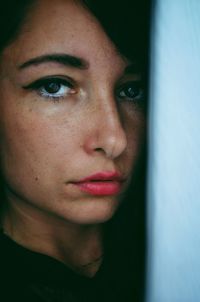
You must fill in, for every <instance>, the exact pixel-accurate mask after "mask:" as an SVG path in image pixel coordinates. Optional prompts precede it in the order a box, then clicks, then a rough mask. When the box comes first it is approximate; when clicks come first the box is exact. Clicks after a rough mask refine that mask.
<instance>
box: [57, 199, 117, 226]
mask: <svg viewBox="0 0 200 302" xmlns="http://www.w3.org/2000/svg"><path fill="white" fill-rule="evenodd" d="M118 206H119V202H116V201H114V202H113V201H106V200H103V201H100V202H98V203H95V202H91V203H90V204H87V205H85V204H84V206H83V207H82V206H81V207H80V208H79V209H78V208H76V210H75V209H74V211H72V212H71V213H70V215H69V212H68V213H66V216H65V215H64V216H65V219H66V220H70V221H71V222H72V223H75V224H79V225H80V224H83V225H89V224H99V223H105V222H107V221H109V220H110V219H111V218H112V217H113V216H114V215H115V213H116V211H117V209H118ZM63 218H64V217H63Z"/></svg>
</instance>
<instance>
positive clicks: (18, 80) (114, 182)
mask: <svg viewBox="0 0 200 302" xmlns="http://www.w3.org/2000/svg"><path fill="white" fill-rule="evenodd" d="M128 65H130V62H128V61H127V60H125V59H124V58H122V56H121V55H120V54H119V53H118V51H117V50H116V49H115V46H114V44H113V43H112V42H111V40H109V38H108V37H107V35H106V34H105V32H104V31H103V29H102V27H101V25H100V24H99V23H98V21H97V20H96V19H95V18H94V16H92V15H91V14H90V13H89V12H88V11H87V10H86V9H85V8H84V7H83V6H81V4H78V3H77V2H75V1H71V0H69V1H67V0H66V1H63V0H58V1H49V0H41V1H38V3H37V4H36V5H35V6H34V7H33V8H32V9H31V13H29V15H28V16H27V18H26V23H25V24H24V25H23V27H22V29H21V32H20V34H19V35H18V37H17V38H16V39H15V41H14V42H12V44H10V45H9V46H8V47H7V48H6V49H5V50H4V52H3V54H2V58H1V63H0V142H1V151H0V160H1V168H2V173H3V177H4V179H5V182H6V185H7V191H6V192H7V193H6V194H7V199H8V202H9V204H10V206H11V207H13V208H14V209H18V211H19V210H20V211H22V212H23V213H25V215H32V216H34V217H37V215H42V216H45V217H48V216H51V215H53V216H54V217H57V218H58V219H61V220H63V219H64V220H65V221H69V222H72V223H77V224H90V223H98V222H103V221H106V220H107V219H109V218H110V217H111V216H112V215H113V214H114V212H115V211H116V209H117V207H118V205H119V201H120V196H121V195H122V193H123V192H124V190H125V189H126V187H127V184H128V182H129V180H130V176H131V174H132V172H133V170H134V167H135V164H136V161H137V158H138V153H139V149H140V146H141V143H142V141H143V136H144V128H145V120H144V114H143V112H142V109H141V107H142V106H140V105H141V103H142V101H143V100H142V93H141V90H140V88H138V82H139V80H140V75H139V74H135V73H134V72H131V67H128V68H126V67H127V66H128Z"/></svg>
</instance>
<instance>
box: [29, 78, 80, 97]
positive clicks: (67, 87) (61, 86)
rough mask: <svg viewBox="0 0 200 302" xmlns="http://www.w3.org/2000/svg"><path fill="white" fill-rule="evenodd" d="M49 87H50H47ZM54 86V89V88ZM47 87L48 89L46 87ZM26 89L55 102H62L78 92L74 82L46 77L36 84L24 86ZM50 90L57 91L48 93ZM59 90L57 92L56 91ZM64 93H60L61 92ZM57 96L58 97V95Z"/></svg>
mask: <svg viewBox="0 0 200 302" xmlns="http://www.w3.org/2000/svg"><path fill="white" fill-rule="evenodd" d="M48 85H49V87H47V86H48ZM53 85H54V87H53ZM56 85H57V86H56ZM45 86H46V87H45ZM23 88H24V89H31V90H33V91H36V92H37V93H38V94H39V95H40V96H41V97H44V98H47V99H50V100H53V101H56V102H58V101H60V100H62V99H63V98H65V97H67V96H69V95H71V94H75V93H76V90H75V87H74V84H73V83H72V80H68V79H64V78H60V77H46V78H42V79H39V80H36V81H35V82H33V83H31V84H29V85H27V86H24V87H23ZM48 89H55V91H52V92H48V91H47V90H48ZM56 90H57V91H56ZM60 90H61V91H62V92H59V91H60ZM56 94H57V95H56Z"/></svg>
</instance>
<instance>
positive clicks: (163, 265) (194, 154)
mask: <svg viewBox="0 0 200 302" xmlns="http://www.w3.org/2000/svg"><path fill="white" fill-rule="evenodd" d="M156 2H157V5H156V10H155V18H154V19H153V23H154V25H153V28H152V41H153V43H152V53H151V57H152V61H151V92H150V99H151V107H150V120H149V148H150V150H149V172H148V193H149V194H148V196H149V199H148V229H147V232H148V249H149V251H148V259H147V260H148V269H147V273H148V274H147V299H146V301H147V302H198V301H200V0H157V1H156Z"/></svg>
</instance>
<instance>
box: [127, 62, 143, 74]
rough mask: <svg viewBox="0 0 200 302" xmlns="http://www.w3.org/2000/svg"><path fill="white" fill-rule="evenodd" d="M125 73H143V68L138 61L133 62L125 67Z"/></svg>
mask: <svg viewBox="0 0 200 302" xmlns="http://www.w3.org/2000/svg"><path fill="white" fill-rule="evenodd" d="M124 73H125V74H141V68H140V66H139V64H137V63H131V64H130V65H128V66H126V68H125V69H124Z"/></svg>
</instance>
